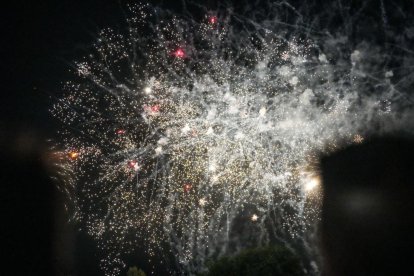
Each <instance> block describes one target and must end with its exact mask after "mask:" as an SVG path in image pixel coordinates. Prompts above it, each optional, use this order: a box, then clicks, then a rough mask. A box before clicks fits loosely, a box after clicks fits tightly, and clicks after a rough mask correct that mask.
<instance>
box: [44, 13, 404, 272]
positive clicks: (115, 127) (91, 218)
mask: <svg viewBox="0 0 414 276" xmlns="http://www.w3.org/2000/svg"><path fill="white" fill-rule="evenodd" d="M130 11H131V15H130V17H129V18H128V23H129V29H128V32H127V33H126V34H120V33H117V32H115V31H113V30H110V29H107V30H103V31H102V32H101V33H100V37H99V39H98V41H97V43H96V45H95V47H94V51H93V52H92V53H90V55H88V56H87V57H85V59H84V60H82V61H81V62H78V63H77V65H76V74H77V77H76V78H74V80H72V81H68V82H67V84H66V85H65V90H66V96H65V97H64V98H62V99H61V100H60V101H59V102H57V103H56V104H55V106H54V108H53V110H52V112H53V114H54V115H55V116H56V117H58V118H59V119H60V120H62V122H63V124H64V126H66V127H67V128H64V130H62V136H63V137H64V138H63V144H64V147H65V149H66V151H67V152H68V154H69V157H70V159H71V165H72V166H73V170H74V171H75V173H76V181H77V182H76V185H75V186H76V191H75V192H74V195H72V200H73V201H74V204H75V205H76V212H75V216H76V218H77V219H78V220H79V221H80V222H81V223H82V224H83V225H85V229H86V231H87V232H88V233H89V234H90V235H91V236H93V237H94V238H95V239H96V240H97V241H98V243H99V247H100V248H101V249H102V250H103V251H104V252H107V256H108V257H107V258H105V259H104V260H103V261H102V266H103V268H104V269H105V272H106V273H107V274H108V275H111V274H113V275H117V274H118V273H120V271H121V269H122V267H123V266H124V265H125V264H124V260H123V256H125V254H128V252H132V251H133V250H134V248H136V247H138V246H141V247H143V246H144V247H145V248H147V249H148V252H149V255H151V256H159V255H160V254H166V253H165V252H161V251H168V252H171V254H173V255H174V256H175V257H176V261H177V263H178V265H179V267H180V268H181V269H182V270H183V271H186V272H188V273H193V272H196V271H201V270H203V269H204V267H205V260H207V259H209V258H216V257H218V256H221V255H223V254H231V253H233V252H235V251H237V250H238V249H239V248H240V247H243V246H250V245H258V244H266V243H271V242H272V241H274V240H284V241H286V242H289V241H292V240H300V239H301V238H303V237H304V236H305V235H306V231H307V229H308V226H309V225H310V224H311V223H313V222H314V221H315V220H316V219H317V217H318V206H319V193H318V192H317V191H315V190H317V189H318V187H319V180H318V178H317V176H315V175H314V174H315V172H314V171H313V170H312V169H311V165H310V164H312V162H314V161H315V159H316V157H315V154H317V153H321V152H326V151H329V150H332V149H334V148H335V147H337V146H338V145H340V144H342V143H360V142H362V141H363V139H364V135H365V132H366V131H367V130H371V129H372V128H371V124H372V123H373V122H375V121H376V120H381V118H389V117H392V116H394V110H393V109H392V108H391V106H392V101H393V100H394V99H395V97H394V96H395V95H396V93H397V92H398V91H397V89H396V88H395V87H394V86H393V84H392V82H391V81H390V80H389V78H390V77H392V76H393V75H392V71H391V70H390V69H388V68H383V69H381V70H383V72H384V74H385V78H383V79H378V78H370V76H372V74H371V72H370V69H371V67H370V68H366V67H364V66H363V64H364V62H365V60H367V59H369V58H370V57H372V55H373V54H375V55H381V51H379V50H378V51H377V50H372V49H370V48H369V47H367V46H366V45H365V44H361V45H357V46H352V45H348V44H347V42H346V39H345V40H344V37H343V34H341V35H338V36H339V37H334V36H332V35H331V34H317V35H316V34H312V35H310V34H309V33H308V35H307V36H304V34H306V31H305V30H303V31H302V29H301V28H297V29H295V30H294V31H290V33H289V32H287V29H286V28H287V27H286V26H285V25H283V24H280V21H278V20H276V19H274V18H266V20H262V21H260V20H256V21H255V20H254V19H243V18H242V17H238V15H236V14H231V13H230V12H228V13H227V14H225V13H224V14H223V15H220V16H216V15H214V20H213V19H212V17H211V16H213V15H209V14H207V15H206V18H204V19H200V20H198V21H197V20H195V19H191V20H190V19H185V18H180V17H178V16H174V15H172V14H170V13H166V14H167V15H164V17H162V18H160V17H159V16H157V15H155V14H154V12H153V9H152V8H151V7H150V6H147V5H142V6H131V7H130ZM236 19H238V20H236ZM306 30H307V29H306ZM341 47H342V48H343V47H347V49H348V50H350V51H343V49H342V48H341ZM375 51H376V52H375ZM372 86H377V87H381V88H380V89H378V91H377V93H376V94H374V95H370V94H367V93H366V92H365V90H366V87H372ZM386 101H388V102H389V104H388V105H387V107H386V108H384V102H386ZM159 247H162V249H159ZM167 254H169V253H167Z"/></svg>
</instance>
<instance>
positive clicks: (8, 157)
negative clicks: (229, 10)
mask: <svg viewBox="0 0 414 276" xmlns="http://www.w3.org/2000/svg"><path fill="white" fill-rule="evenodd" d="M165 2H170V3H168V4H166V6H167V7H169V8H172V9H175V8H179V4H173V3H171V2H173V1H165ZM177 2H178V1H177ZM402 2H404V7H406V8H409V7H410V4H409V1H402ZM204 3H207V4H206V5H211V7H212V8H213V7H214V6H213V1H204ZM411 8H413V10H414V7H413V6H411ZM1 21H2V24H1V28H2V36H1V46H0V49H1V56H2V58H1V63H0V66H1V72H2V73H1V76H2V87H1V88H0V97H1V99H0V114H1V116H0V152H1V156H0V168H1V176H0V202H1V220H0V221H1V228H2V233H4V234H2V235H1V236H2V241H1V244H0V246H1V248H2V250H1V252H2V258H3V260H2V261H3V262H4V263H6V266H3V267H2V268H1V269H2V271H0V275H3V272H4V271H10V273H9V274H8V275H25V274H30V275H79V276H80V275H91V276H92V275H102V272H101V271H100V270H99V256H98V255H97V254H98V253H96V250H95V243H94V241H92V240H91V239H90V238H88V237H87V236H86V235H84V234H82V233H78V232H77V231H76V229H75V227H74V226H73V225H67V224H66V220H67V219H68V218H67V215H66V214H65V212H64V211H63V204H62V200H63V198H62V196H61V195H60V194H59V192H58V191H57V189H56V187H55V186H54V183H53V182H52V181H51V180H50V178H49V170H48V164H49V162H48V157H47V156H46V155H45V152H46V148H47V147H48V144H47V143H46V140H47V139H53V138H54V137H55V133H56V129H57V127H56V126H57V124H58V122H57V121H56V120H55V119H54V118H53V117H52V116H51V114H50V113H49V109H50V107H51V106H52V104H53V102H54V101H55V99H56V97H59V95H60V91H61V87H62V82H64V81H65V80H67V79H69V78H71V73H69V69H70V66H71V62H72V61H74V60H76V59H78V58H80V57H82V56H83V55H84V54H85V53H87V52H88V47H89V46H90V45H91V44H92V43H93V42H94V41H95V38H96V36H95V35H96V33H97V32H98V31H99V30H100V29H102V28H104V27H112V28H115V29H116V28H117V27H119V26H122V24H124V15H123V11H122V4H120V2H119V1H115V0H114V1H99V0H83V1H69V0H59V1H53V0H44V1H9V2H8V3H7V4H5V6H4V4H3V7H2V16H1ZM138 251H139V250H138ZM136 256H137V258H136V260H130V264H131V265H137V266H139V267H142V268H143V269H144V270H146V268H147V267H146V263H145V262H142V261H140V260H139V257H140V256H141V254H140V252H137V253H136ZM160 269H161V271H162V268H160Z"/></svg>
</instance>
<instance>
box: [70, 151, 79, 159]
mask: <svg viewBox="0 0 414 276" xmlns="http://www.w3.org/2000/svg"><path fill="white" fill-rule="evenodd" d="M68 155H69V158H70V159H72V160H76V159H77V158H78V157H79V152H77V151H70V152H69V153H68Z"/></svg>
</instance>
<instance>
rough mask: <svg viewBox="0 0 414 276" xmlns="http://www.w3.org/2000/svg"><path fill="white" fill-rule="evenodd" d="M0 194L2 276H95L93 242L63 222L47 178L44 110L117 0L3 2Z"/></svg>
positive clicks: (52, 127) (112, 21) (48, 123)
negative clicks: (73, 62) (3, 264)
mask: <svg viewBox="0 0 414 276" xmlns="http://www.w3.org/2000/svg"><path fill="white" fill-rule="evenodd" d="M1 13H2V16H1V21H2V23H1V29H2V36H1V46H0V49H1V56H2V58H1V64H0V66H1V71H2V74H1V75H2V88H1V89H0V90H1V91H0V95H1V96H0V97H1V98H0V107H1V108H0V114H1V116H0V152H1V155H0V167H1V176H0V187H1V188H0V189H1V190H0V193H1V194H0V199H1V225H2V226H1V228H2V235H1V236H2V240H1V244H0V247H1V248H2V250H1V251H2V256H4V259H3V261H4V263H5V264H6V265H5V266H4V267H2V271H3V272H5V271H9V273H10V274H8V275H24V274H26V273H27V274H30V275H103V273H102V272H101V271H99V269H98V262H99V260H98V258H97V256H96V251H95V244H94V242H93V241H92V240H90V239H89V238H88V237H87V236H86V235H83V234H80V233H78V232H77V231H76V230H75V227H74V226H73V225H68V224H66V220H67V216H66V214H65V213H64V212H63V198H62V196H61V195H60V194H59V192H58V191H57V189H56V187H55V185H54V183H52V182H51V180H50V178H49V172H50V171H48V166H49V164H50V161H51V160H49V159H48V156H47V144H46V143H45V141H46V140H47V139H49V138H53V137H54V135H55V131H56V129H57V127H56V126H57V124H58V122H57V121H56V120H54V118H53V117H52V116H51V115H50V113H49V111H48V110H49V108H50V107H51V105H52V104H53V102H54V99H55V97H56V96H58V95H59V93H60V89H61V83H62V82H63V81H65V80H66V79H68V78H70V73H69V72H68V71H69V68H70V64H71V62H72V61H73V60H76V59H78V58H80V57H81V56H82V55H83V54H84V53H85V51H87V47H88V45H91V43H92V42H93V41H94V39H95V36H94V35H95V34H96V33H97V32H98V30H100V29H102V28H103V27H108V26H111V27H115V28H116V27H117V26H118V25H119V22H121V19H122V18H123V16H122V11H121V5H120V4H119V2H118V1H96V0H86V1H68V0H59V1H53V0H46V1H10V2H9V3H7V4H6V6H4V4H3V7H2V12H1ZM3 272H0V274H1V275H4V274H3Z"/></svg>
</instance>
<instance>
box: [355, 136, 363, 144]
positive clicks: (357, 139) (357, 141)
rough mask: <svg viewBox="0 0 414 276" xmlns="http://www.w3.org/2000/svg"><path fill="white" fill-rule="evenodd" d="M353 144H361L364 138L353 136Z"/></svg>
mask: <svg viewBox="0 0 414 276" xmlns="http://www.w3.org/2000/svg"><path fill="white" fill-rule="evenodd" d="M353 141H354V143H356V144H361V143H362V142H364V137H362V136H361V135H359V134H356V135H354V140H353Z"/></svg>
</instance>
